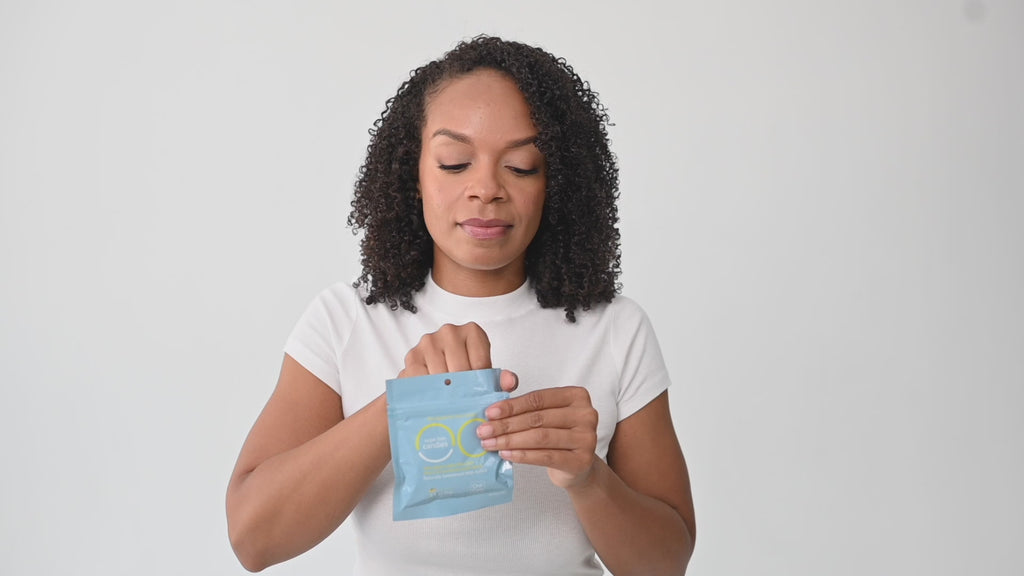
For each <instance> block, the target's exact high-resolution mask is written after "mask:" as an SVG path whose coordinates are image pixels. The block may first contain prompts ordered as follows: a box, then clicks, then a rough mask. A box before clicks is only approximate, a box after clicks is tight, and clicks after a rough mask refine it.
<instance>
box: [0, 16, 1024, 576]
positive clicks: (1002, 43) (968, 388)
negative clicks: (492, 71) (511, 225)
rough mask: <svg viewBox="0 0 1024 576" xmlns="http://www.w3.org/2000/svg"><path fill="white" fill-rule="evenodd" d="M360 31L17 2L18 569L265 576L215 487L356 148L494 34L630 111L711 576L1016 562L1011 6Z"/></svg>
mask: <svg viewBox="0 0 1024 576" xmlns="http://www.w3.org/2000/svg"><path fill="white" fill-rule="evenodd" d="M370 4H371V3H369V2H366V3H361V4H359V5H358V6H357V7H350V6H345V5H344V3H342V2H268V1H252V2H237V1H236V2H220V1H218V2H199V1H196V0H190V1H183V2H162V3H155V2H136V1H129V0H124V1H120V2H118V1H114V0H99V1H97V2H91V3H86V2H69V1H64V2H61V1H51V2H46V1H32V0H14V1H12V0H3V1H2V2H0V191H2V196H0V274H2V281H0V345H2V357H0V383H2V388H0V448H2V462H3V474H2V476H0V573H2V574H5V575H8V574H10V575H20V574H69V573H77V574H104V575H106V574H184V573H198V574H240V573H242V572H243V570H242V568H241V567H240V566H239V565H238V564H237V562H236V561H235V559H234V557H233V555H232V554H231V551H230V548H229V546H228V542H227V536H226V530H225V520H224V513H223V497H224V490H225V486H226V483H227V480H228V475H229V473H230V470H231V467H232V465H233V463H234V459H235V456H236V454H237V452H238V449H239V448H240V446H241V444H242V441H243V439H244V437H245V434H246V432H247V431H248V428H249V426H250V425H251V423H252V421H253V420H254V418H255V417H256V415H257V413H258V411H259V410H260V408H261V407H262V405H263V403H264V402H265V400H266V399H267V397H268V396H269V394H270V391H271V389H272V387H273V385H274V382H275V380H276V376H277V369H278V366H279V363H280V359H281V346H282V344H283V342H284V339H285V337H286V336H287V334H288V332H289V330H290V329H291V327H292V325H293V323H294V322H295V321H296V319H297V318H298V315H299V314H300V312H301V311H302V310H303V309H304V307H305V305H306V304H307V302H308V301H309V299H310V298H312V296H313V295H314V294H315V293H316V292H317V291H319V290H320V289H321V288H323V287H325V286H326V285H328V284H329V283H331V282H334V281H337V280H348V279H352V278H354V277H355V275H356V273H357V267H356V263H357V245H356V241H355V239H354V238H353V237H352V236H351V234H350V233H349V231H348V230H347V229H346V228H344V226H343V223H344V218H345V216H346V214H347V208H348V202H349V198H350V189H351V185H352V182H353V180H354V176H355V173H356V170H357V168H358V166H359V163H360V161H361V157H362V154H363V152H364V150H365V146H366V143H367V134H366V131H367V129H368V128H369V127H370V125H371V123H372V122H373V120H374V119H375V118H376V117H377V115H378V114H379V113H380V111H381V109H382V106H383V103H384V101H385V99H386V98H388V97H389V96H390V95H392V94H393V93H394V91H395V89H396V88H397V86H398V84H399V83H400V82H401V81H402V80H403V79H404V78H405V77H406V75H407V73H408V71H409V70H410V69H411V68H413V67H415V66H418V65H420V64H422V63H424V62H426V61H427V60H429V59H432V58H434V57H436V56H438V55H440V54H441V53H442V52H443V51H445V50H447V49H448V48H450V47H452V45H453V44H454V43H455V41H457V40H458V39H460V38H464V37H468V36H472V35H475V34H477V33H480V32H488V33H494V34H500V35H503V36H506V37H509V38H514V39H519V40H523V41H527V42H531V43H535V44H538V45H541V46H543V47H545V48H547V49H549V50H551V51H552V52H555V53H556V54H559V55H561V56H564V57H565V58H566V59H567V60H568V61H569V62H570V63H572V64H573V65H574V66H575V67H576V69H577V71H578V72H579V73H580V74H581V75H582V76H583V77H584V78H586V79H587V80H589V81H590V82H591V84H592V85H593V86H594V87H595V88H596V89H597V90H598V92H600V94H601V96H602V99H603V101H604V103H605V104H606V105H607V106H608V107H609V109H610V111H611V115H612V119H613V121H614V122H615V124H616V125H615V126H614V127H613V128H612V129H611V137H612V139H613V145H614V149H615V151H616V152H617V154H618V156H619V159H620V163H621V179H622V201H621V215H622V232H623V254H624V269H625V273H624V275H623V283H624V285H625V292H626V293H628V294H629V295H630V296H632V297H633V298H635V299H636V300H638V301H639V302H640V303H641V304H642V305H643V306H644V307H645V308H646V309H647V311H648V313H649V314H650V316H651V317H652V319H653V321H654V325H655V328H656V329H657V331H658V333H659V336H660V339H661V344H662V347H663V349H664V351H665V354H666V357H667V361H668V363H669V368H670V370H671V372H672V374H673V378H674V381H675V385H674V386H673V388H672V392H671V394H672V402H673V414H674V417H675V420H676V424H677V428H678V431H679V434H680V436H681V439H682V443H683V446H684V449H685V451H686V454H687V457H688V460H689V463H690V466H691V474H692V480H693V489H694V496H695V500H696V506H697V514H698V524H699V538H698V548H697V553H696V556H695V558H694V560H693V562H692V565H691V566H692V571H691V573H692V574H714V575H718V574H771V575H807V576H812V575H813V576H817V575H821V574H830V575H846V574H849V575H863V574H929V575H954V574H964V573H972V574H986V575H1010V574H1014V575H1016V574H1020V573H1021V572H1022V570H1024V563H1022V561H1021V560H1020V557H1019V554H1018V553H1017V552H1015V550H1016V549H1018V547H1019V543H1020V542H1021V541H1022V540H1024V498H1022V496H1021V489H1020V487H1021V486H1024V462H1022V460H1024V424H1022V416H1021V415H1022V413H1024V411H1022V408H1024V296H1022V295H1024V225H1022V219H1024V106H1022V105H1021V103H1022V102H1024V3H1021V2H1019V1H1014V0H1005V1H987V0H985V1H982V0H972V1H968V2H963V1H952V0H950V1H940V2H934V1H930V0H929V1H926V0H913V1H910V0H908V1H904V2H881V1H870V2H844V3H832V2H830V3H823V2H814V1H809V0H808V1H799V0H783V1H778V2H756V1H741V2H728V3H716V2H684V3H676V4H674V5H673V6H672V7H668V6H667V3H660V2H657V3H656V2H641V1H634V2H628V3H622V4H621V5H613V4H611V3H607V4H606V3H594V2H571V3H560V2H552V1H543V2H530V1H526V2H520V3H516V4H509V3H500V4H499V3H491V2H443V1H442V2H432V3H421V2H413V1H411V0H399V1H396V2H382V3H377V6H376V7H371V6H370ZM351 549H352V542H351V533H350V532H349V529H348V528H347V527H343V528H342V529H341V530H340V531H339V532H338V533H336V534H335V535H334V536H332V537H331V538H330V539H328V540H327V541H326V542H325V543H323V544H322V545H320V546H319V547H318V548H316V549H315V550H313V551H312V552H310V553H308V554H306V555H305V556H302V557H300V558H298V559H296V560H294V561H292V562H290V563H287V564H285V565H283V566H279V567H275V568H272V569H270V570H268V572H267V573H269V574H304V575H305V574H347V573H348V567H349V565H350V559H349V555H350V553H351Z"/></svg>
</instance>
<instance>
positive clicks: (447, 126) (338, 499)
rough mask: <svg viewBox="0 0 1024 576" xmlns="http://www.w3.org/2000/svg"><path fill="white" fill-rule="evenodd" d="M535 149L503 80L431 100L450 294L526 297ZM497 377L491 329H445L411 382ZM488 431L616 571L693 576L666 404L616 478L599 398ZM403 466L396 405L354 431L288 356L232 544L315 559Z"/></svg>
mask: <svg viewBox="0 0 1024 576" xmlns="http://www.w3.org/2000/svg"><path fill="white" fill-rule="evenodd" d="M535 135H536V128H535V127H534V126H533V124H532V121H531V120H530V115H529V108H528V107H527V105H526V102H525V100H524V99H523V97H522V94H521V93H520V92H519V91H518V89H517V88H516V86H515V85H514V84H513V83H512V82H511V81H510V80H509V79H508V78H506V77H505V76H503V75H501V74H499V73H497V72H493V71H489V70H481V71H475V72H472V73H470V74H467V75H464V76H461V77H459V78H455V79H453V80H450V81H448V82H447V83H446V84H445V85H443V86H442V87H441V89H440V90H438V91H437V92H435V93H434V94H433V95H432V96H431V98H430V100H429V101H428V104H427V110H426V121H425V123H424V129H423V134H422V142H421V143H422V153H421V157H420V166H419V175H420V182H419V193H420V195H421V197H422V200H423V211H424V218H425V221H426V223H427V228H428V230H429V232H430V234H431V237H432V238H433V239H434V267H433V270H432V274H433V277H434V281H435V282H436V283H437V284H438V285H439V286H441V287H442V288H444V289H445V290H447V291H449V292H453V293H455V294H460V295H464V296H493V295H499V294H504V293H508V292H510V291H512V290H515V289H516V288H518V287H519V286H521V285H522V283H523V282H525V280H526V270H525V251H526V247H527V246H528V245H529V242H530V240H531V239H532V238H533V236H534V235H535V234H536V231H537V227H538V226H539V222H540V216H541V213H542V210H543V204H544V189H545V174H544V165H543V157H542V156H541V154H540V152H539V151H538V150H537V149H536V147H535V146H533V144H532V141H531V140H532V138H533V137H534V136H535ZM473 219H477V220H473ZM481 224H482V225H481ZM492 228H493V229H492ZM490 367H491V354H490V341H489V339H488V337H487V334H486V333H485V332H484V330H483V329H481V328H480V326H478V325H477V324H475V323H472V322H471V323H468V324H465V325H462V326H454V325H450V324H446V325H444V326H441V327H440V328H439V329H438V330H437V331H436V332H432V333H430V334H426V335H424V336H423V337H422V338H421V339H420V341H419V343H418V344H417V345H416V346H414V347H413V348H412V349H411V350H409V351H408V353H407V354H406V356H405V366H404V368H403V369H402V370H401V371H400V372H399V374H398V376H399V377H407V376H418V375H424V374H436V373H442V372H453V371H460V370H473V369H480V368H490ZM577 384H580V383H577ZM517 385H518V377H517V376H516V375H515V374H514V373H513V372H509V371H504V372H502V375H501V386H502V388H503V389H504V390H507V391H512V390H514V389H515V388H516V386H517ZM487 416H488V419H489V422H488V423H487V424H483V425H481V426H480V427H479V428H478V431H477V433H478V435H479V436H480V438H481V442H482V444H483V446H484V447H485V448H487V449H489V450H497V451H500V454H501V455H502V457H503V458H505V459H507V460H509V461H511V462H514V463H517V464H532V465H538V466H545V467H546V468H547V470H548V476H549V478H550V479H551V481H552V482H553V483H554V484H555V485H557V486H559V487H561V488H563V489H565V490H566V493H567V494H568V495H569V497H570V498H571V500H572V503H573V506H574V508H575V510H576V513H577V515H578V517H579V519H580V522H581V524H582V525H583V528H584V530H585V531H586V534H587V536H588V538H589V539H590V541H591V543H592V544H593V545H594V549H595V550H596V551H597V553H598V555H599V556H600V557H601V560H602V561H603V562H604V563H605V565H606V566H607V567H608V569H609V570H610V571H611V572H613V573H614V574H617V575H627V574H684V573H685V571H686V565H687V563H688V561H689V558H690V555H691V553H692V550H693V542H694V535H695V524H694V511H693V501H692V498H691V495H690V484H689V477H688V473H687V470H686V464H685V461H684V459H683V455H682V451H681V450H680V447H679V443H678V440H677V438H676V434H675V429H674V427H673V425H672V419H671V413H670V411H669V405H668V395H667V393H662V394H661V395H660V396H658V397H657V398H656V399H654V400H653V401H651V402H650V403H649V404H648V405H647V406H645V407H644V408H641V409H640V410H639V411H637V412H636V413H634V414H633V415H631V416H630V417H628V418H626V419H625V420H623V421H621V422H619V423H618V425H617V427H616V429H615V433H614V435H613V437H612V440H611V443H610V446H609V449H608V456H607V463H605V461H604V460H602V459H600V458H598V457H597V455H596V454H595V449H596V444H597V412H596V410H594V408H593V406H592V404H591V401H590V396H589V394H588V393H587V390H586V388H585V387H582V386H578V385H577V386H571V385H570V386H565V387H559V388H549V389H545V390H538V391H535V392H531V393H529V394H525V395H523V396H519V397H516V398H510V399H508V400H504V401H501V402H498V403H496V404H494V405H492V406H491V407H490V408H488V410H487ZM390 459H391V454H390V449H389V445H388V430H387V411H386V404H385V398H384V396H383V395H381V396H380V397H378V398H377V399H375V400H373V401H372V402H370V403H369V404H367V405H366V406H365V407H363V408H362V409H361V410H359V411H358V412H356V413H355V414H353V415H352V416H350V417H349V418H344V417H343V412H342V399H341V398H340V397H338V395H337V394H336V393H335V392H334V391H333V390H331V389H330V388H329V387H328V386H326V385H325V384H324V383H323V382H322V381H320V380H319V379H318V378H316V377H315V376H313V375H312V374H311V373H310V372H309V371H307V370H306V369H305V368H303V367H302V366H301V365H299V364H298V363H297V362H295V361H294V360H293V359H292V358H291V357H289V356H287V355H286V356H285V359H284V363H283V365H282V368H281V375H280V378H279V379H278V384H277V388H276V389H275V391H274V393H273V395H272V396H271V398H270V400H269V401H268V403H267V405H266V407H265V408H264V410H263V412H262V413H261V414H260V416H259V418H258V419H257V421H256V423H255V424H254V425H253V429H252V431H251V432H250V434H249V437H248V438H247V439H246V442H245V444H244V446H243V447H242V452H241V454H240V455H239V458H238V463H237V464H236V467H235V471H234V473H233V474H232V477H231V481H230V483H229V486H228V494H227V514H228V531H229V535H230V538H231V543H232V546H233V548H234V550H235V553H236V555H237V556H238V558H239V560H240V561H241V562H242V565H243V566H245V567H246V568H247V569H249V570H252V571H258V570H262V569H263V568H265V567H267V566H270V565H272V564H275V563H278V562H281V561H284V560H287V559H289V558H292V557H294V556H297V555H298V554H301V553H302V552H304V551H306V550H308V549H310V548H312V547H313V546H315V545H316V544H317V543H319V542H320V541H321V540H323V539H324V538H326V537H327V536H328V535H330V534H331V533H332V532H333V531H334V530H335V529H337V527H338V526H339V525H340V524H341V523H342V522H343V521H344V520H345V518H347V517H348V515H349V513H351V511H352V510H353V508H355V506H356V505H357V504H358V503H359V501H360V500H361V499H362V497H363V495H364V494H365V493H366V491H367V490H368V489H369V487H370V485H371V484H372V483H373V482H374V480H375V479H376V478H377V476H378V475H379V474H380V473H381V471H383V470H384V468H385V467H386V466H387V465H388V463H389V462H390ZM339 487H344V488H345V489H340V490H339Z"/></svg>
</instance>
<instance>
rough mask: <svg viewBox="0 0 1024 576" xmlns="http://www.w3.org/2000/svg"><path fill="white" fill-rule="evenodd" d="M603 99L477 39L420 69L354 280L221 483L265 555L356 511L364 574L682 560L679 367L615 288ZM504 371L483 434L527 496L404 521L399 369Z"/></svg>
mask: <svg viewBox="0 0 1024 576" xmlns="http://www.w3.org/2000/svg"><path fill="white" fill-rule="evenodd" d="M607 120H608V119H607V115H606V114H605V112H604V108H603V107H602V106H601V104H600V103H599V102H598V100H597V96H596V94H594V93H593V92H592V91H590V89H589V87H588V85H587V84H585V83H584V82H582V81H581V80H580V78H579V77H578V76H577V75H576V74H575V73H574V72H573V70H572V68H571V67H570V66H568V65H567V64H566V63H565V62H564V61H563V60H560V59H556V58H555V57H554V56H552V55H550V54H548V53H546V52H544V51H542V50H540V49H537V48H533V47H530V46H526V45H523V44H519V43H514V42H507V41H504V40H501V39H498V38H491V37H479V38H476V39H474V40H472V41H469V42H465V43H462V44H459V45H458V46H457V47H456V48H455V49H454V50H452V51H451V52H449V53H448V54H446V55H445V56H444V57H443V58H441V59H440V60H438V61H435V62H432V63H430V64H427V65H426V66H423V67H422V68H419V69H418V70H415V71H414V72H413V74H412V75H411V77H410V79H409V80H408V81H407V82H405V83H404V84H403V85H402V86H401V88H399V91H398V94H397V95H396V96H395V97H394V98H392V99H391V100H389V101H388V105H387V107H386V109H385V111H384V113H383V114H382V115H381V118H380V119H379V120H378V121H377V122H376V124H375V129H374V130H373V131H372V132H371V134H372V140H371V143H370V146H369V147H368V154H367V159H366V162H365V164H364V165H363V167H362V168H361V169H360V175H359V180H358V182H357V184H356V190H355V198H354V200H353V202H352V206H353V211H352V214H351V215H350V217H349V224H350V225H352V226H354V227H355V228H356V229H357V230H363V231H364V233H365V235H364V237H363V239H362V246H361V247H362V265H363V272H362V275H361V276H360V278H359V280H358V282H357V283H356V284H355V286H347V285H344V284H338V285H335V286H333V287H331V288H329V289H327V290H325V291H324V292H323V293H321V294H320V295H319V296H318V297H317V298H316V299H315V300H314V302H313V303H312V304H311V305H310V307H309V309H308V310H307V311H306V313H305V315H304V316H303V318H302V319H301V320H300V321H299V323H298V325H297V326H296V328H295V330H294V332H293V333H292V335H291V337H290V338H289V339H288V342H287V344H286V346H285V353H286V354H285V357H284V363H283V365H282V369H281V375H280V378H279V381H278V385H277V388H276V389H275V391H274V393H273V395H272V396H271V398H270V400H269V402H268V404H267V406H266V408H265V409H264V410H263V412H262V413H261V415H260V416H259V418H258V420H257V421H256V423H255V425H254V426H253V429H252V431H251V432H250V434H249V437H248V439H247V440H246V442H245V445H244V447H243V448H242V452H241V454H240V456H239V458H238V463H237V465H236V469H235V471H234V473H233V475H232V478H231V482H230V485H229V487H228V494H227V512H228V524H229V532H230V536H231V543H232V546H233V547H234V549H235V552H236V554H237V555H238V557H239V559H240V560H241V562H242V564H243V565H244V566H245V567H246V568H247V569H250V570H254V571H255V570H261V569H262V568H264V567H266V566H269V565H271V564H274V563H277V562H281V561H283V560H286V559H288V558H291V557H294V556H296V555H298V554H301V553H302V552H304V551H306V550H308V549H309V548H311V547H313V546H314V545H316V544H317V543H318V542H320V541H321V540H322V539H324V538H326V537H327V536H328V535H329V534H331V532H333V531H334V530H335V529H336V528H337V527H338V526H339V525H340V524H341V523H342V522H343V521H345V519H346V518H348V516H349V514H352V515H353V516H354V519H355V521H356V534H357V547H358V550H359V556H358V558H357V559H356V560H355V566H356V573H357V574H374V575H375V574H459V573H466V574H470V573H473V574H476V573H488V574H559V575H564V574H600V573H601V568H600V565H599V564H598V562H597V559H596V558H595V552H596V554H597V556H599V557H600V559H601V560H602V561H603V562H604V564H605V565H606V566H607V568H608V569H609V570H610V571H611V572H613V573H614V574H620V575H621V574H682V573H684V572H685V569H686V564H687V562H688V560H689V557H690V554H691V553H692V549H693V541H694V533H695V528H694V514H693V503H692V499H691V496H690V488H689V480H688V475H687V470H686V465H685V463H684V460H683V456H682V452H681V450H680V448H679V444H678V441H677V439H676V436H675V431H674V428H673V425H672V421H671V415H670V412H669V408H668V396H667V391H666V389H667V386H668V384H669V380H668V376H667V374H666V372H665V367H664V363H663V361H662V357H661V352H660V350H659V348H658V344H657V341H656V339H655V336H654V333H653V331H652V330H651V327H650V324H649V322H648V320H647V318H646V316H645V315H644V313H643V311H642V310H641V309H640V308H639V307H638V306H637V305H636V304H634V303H633V302H631V301H629V300H628V299H626V298H624V297H621V296H616V291H617V285H616V278H617V276H618V272H619V250H618V240H619V234H618V230H617V229H616V222H617V212H616V208H615V200H616V197H617V188H618V177H617V168H616V166H615V161H614V157H613V156H612V154H611V152H610V151H609V149H608V142H607V135H606V132H605V124H606V123H607ZM492 365H493V366H501V367H506V368H508V369H509V370H506V371H503V372H502V376H501V385H502V388H504V389H505V390H508V391H513V390H515V392H514V393H513V394H512V397H511V398H510V399H508V400H504V401H502V402H498V403H497V404H494V405H493V406H491V407H490V408H489V409H488V410H487V417H488V420H489V421H488V422H487V423H486V424H483V425H481V426H480V427H479V429H478V435H479V436H480V438H481V442H482V444H483V446H484V447H485V448H486V449H489V450H497V451H499V453H500V454H501V456H502V457H503V458H505V459H506V460H508V461H510V462H513V464H514V465H515V475H516V481H515V495H514V499H513V502H512V503H510V504H505V505H501V506H494V507H491V508H486V509H483V510H477V511H474V512H469V513H465V514H461V515H457V516H450V517H446V518H437V519H426V520H414V521H407V522H393V521H392V517H391V516H392V509H391V505H392V504H391V493H392V490H393V486H394V476H393V473H392V471H391V467H390V458H391V455H390V449H389V446H388V428H387V412H386V404H385V398H384V395H383V392H384V382H385V380H386V379H388V378H393V377H395V376H396V374H397V376H398V377H406V376H417V375H423V374H434V373H442V372H453V371H460V370H470V369H479V368H489V367H491V366H492Z"/></svg>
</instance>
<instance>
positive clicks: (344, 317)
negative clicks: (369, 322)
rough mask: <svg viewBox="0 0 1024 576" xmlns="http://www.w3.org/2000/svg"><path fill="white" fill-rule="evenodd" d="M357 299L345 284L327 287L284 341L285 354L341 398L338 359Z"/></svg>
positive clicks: (353, 315) (349, 332)
mask: <svg viewBox="0 0 1024 576" xmlns="http://www.w3.org/2000/svg"><path fill="white" fill-rule="evenodd" d="M357 305H358V296H357V295H356V293H355V291H354V289H352V288H351V287H350V286H347V285H345V284H335V285H334V286H331V287H330V288H327V289H326V290H324V291H323V292H321V293H320V294H318V295H317V296H316V298H314V299H313V301H312V302H310V304H309V306H307V307H306V311H305V312H304V313H303V314H302V316H301V317H300V318H299V321H298V322H297V323H296V324H295V328H293V329H292V332H291V334H290V335H289V336H288V340H286V341H285V345H284V352H285V354H288V355H289V356H291V357H292V358H294V359H295V361H296V362H298V363H299V364H301V365H302V366H303V367H304V368H305V369H306V370H309V371H310V372H311V373H312V374H313V375H314V376H316V377H317V378H319V379H320V380H322V381H323V382H324V383H325V384H327V385H328V386H330V387H331V388H333V389H334V391H335V392H337V393H338V395H341V377H340V374H341V366H340V365H339V363H338V358H340V357H341V351H342V350H343V349H344V347H345V343H346V341H347V340H348V337H349V335H350V334H351V331H352V325H353V324H354V317H355V310H356V306H357Z"/></svg>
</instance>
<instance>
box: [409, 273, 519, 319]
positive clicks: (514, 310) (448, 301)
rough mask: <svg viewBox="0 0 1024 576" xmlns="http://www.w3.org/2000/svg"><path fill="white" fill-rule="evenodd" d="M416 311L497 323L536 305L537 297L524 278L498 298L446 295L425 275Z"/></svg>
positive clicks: (429, 275) (444, 291)
mask: <svg viewBox="0 0 1024 576" xmlns="http://www.w3.org/2000/svg"><path fill="white" fill-rule="evenodd" d="M416 306H417V307H418V308H423V309H429V310H436V311H439V312H441V313H443V314H445V315H448V316H456V317H462V318H467V321H469V320H473V321H476V320H496V319H499V318H506V317H509V316H516V315H518V314H521V313H523V312H526V311H527V310H530V309H531V308H533V307H536V306H537V297H536V295H535V294H534V292H533V289H532V287H531V285H530V281H529V280H528V279H527V280H526V281H525V282H523V283H522V285H520V286H519V287H518V288H516V289H515V290H513V291H511V292H509V293H507V294H500V295H498V296H483V297H472V296H460V295H458V294H453V293H451V292H448V291H447V290H445V289H444V288H441V287H440V286H438V285H437V283H436V282H434V276H433V274H432V273H428V274H427V279H426V284H425V285H424V286H423V289H422V290H420V293H419V295H418V297H417V298H416Z"/></svg>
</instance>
